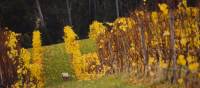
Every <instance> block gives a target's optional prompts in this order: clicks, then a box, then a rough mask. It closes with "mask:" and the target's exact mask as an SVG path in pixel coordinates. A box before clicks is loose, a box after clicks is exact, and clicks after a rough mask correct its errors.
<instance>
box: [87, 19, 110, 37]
mask: <svg viewBox="0 0 200 88" xmlns="http://www.w3.org/2000/svg"><path fill="white" fill-rule="evenodd" d="M109 24H110V23H109ZM110 25H111V24H110ZM105 30H106V27H105V26H104V25H103V24H102V23H101V22H98V21H93V22H92V24H91V25H90V32H89V38H90V39H92V40H96V38H97V37H98V36H99V35H100V34H101V33H104V32H105Z"/></svg>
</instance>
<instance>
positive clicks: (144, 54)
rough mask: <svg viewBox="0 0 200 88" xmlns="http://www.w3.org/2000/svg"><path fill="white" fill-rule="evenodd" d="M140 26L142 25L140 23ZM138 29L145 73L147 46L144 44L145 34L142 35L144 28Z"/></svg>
mask: <svg viewBox="0 0 200 88" xmlns="http://www.w3.org/2000/svg"><path fill="white" fill-rule="evenodd" d="M141 26H142V25H141ZM139 30H140V34H141V45H142V54H143V58H144V72H145V74H146V65H147V62H148V61H147V58H148V57H147V48H146V45H145V36H144V28H141V27H140V28H139Z"/></svg>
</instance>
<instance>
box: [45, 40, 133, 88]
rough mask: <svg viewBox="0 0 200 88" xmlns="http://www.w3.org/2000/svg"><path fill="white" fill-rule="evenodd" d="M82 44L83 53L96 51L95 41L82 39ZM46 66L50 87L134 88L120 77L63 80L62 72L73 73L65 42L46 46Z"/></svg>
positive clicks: (47, 84)
mask: <svg viewBox="0 0 200 88" xmlns="http://www.w3.org/2000/svg"><path fill="white" fill-rule="evenodd" d="M80 45H81V52H82V53H88V52H93V51H95V43H94V41H91V40H81V41H80ZM44 68H45V69H44V70H45V77H46V79H45V80H46V87H49V88H134V87H133V86H129V85H127V84H126V83H124V81H122V79H121V78H119V77H104V78H102V79H99V80H93V81H78V80H75V79H71V80H69V81H63V80H62V78H61V73H62V72H69V73H72V70H71V69H70V64H69V58H68V55H67V54H66V53H65V50H64V44H56V45H51V46H45V47H44Z"/></svg>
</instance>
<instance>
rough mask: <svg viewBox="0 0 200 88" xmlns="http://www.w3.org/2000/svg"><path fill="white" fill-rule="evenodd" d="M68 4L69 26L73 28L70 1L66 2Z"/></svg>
mask: <svg viewBox="0 0 200 88" xmlns="http://www.w3.org/2000/svg"><path fill="white" fill-rule="evenodd" d="M66 4H67V13H68V19H69V24H70V25H71V26H72V16H71V3H69V0H66Z"/></svg>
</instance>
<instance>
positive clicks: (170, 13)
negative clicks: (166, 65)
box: [168, 0, 177, 83]
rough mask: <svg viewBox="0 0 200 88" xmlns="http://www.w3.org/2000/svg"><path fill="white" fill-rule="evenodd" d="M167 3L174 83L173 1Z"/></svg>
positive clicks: (175, 68) (174, 79) (173, 80)
mask: <svg viewBox="0 0 200 88" xmlns="http://www.w3.org/2000/svg"><path fill="white" fill-rule="evenodd" d="M168 4H169V6H170V8H169V29H170V49H171V59H172V61H173V79H172V82H173V83H175V82H176V80H177V74H176V70H177V66H176V63H177V62H176V49H175V32H174V13H173V8H174V4H173V1H172V0H170V1H168Z"/></svg>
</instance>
